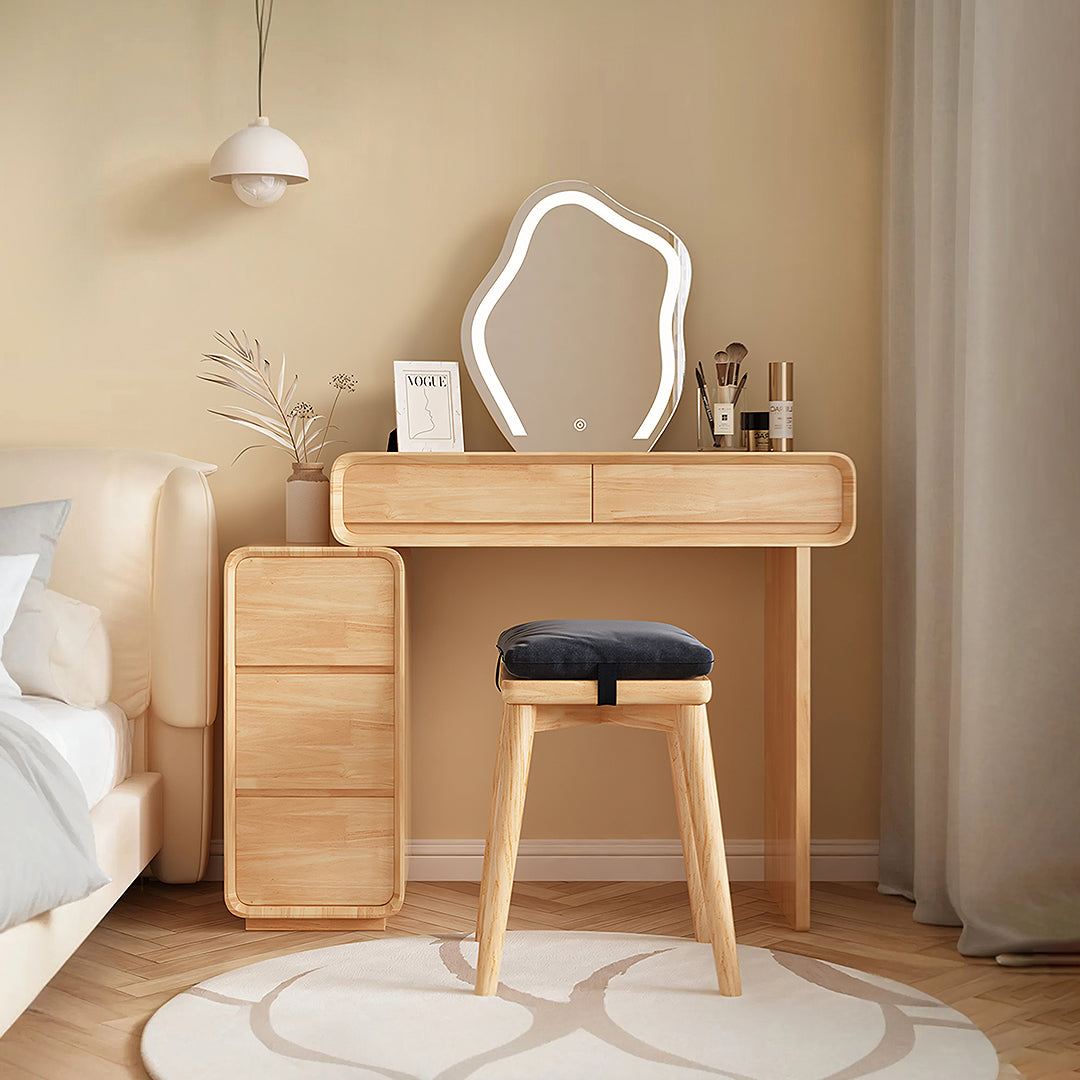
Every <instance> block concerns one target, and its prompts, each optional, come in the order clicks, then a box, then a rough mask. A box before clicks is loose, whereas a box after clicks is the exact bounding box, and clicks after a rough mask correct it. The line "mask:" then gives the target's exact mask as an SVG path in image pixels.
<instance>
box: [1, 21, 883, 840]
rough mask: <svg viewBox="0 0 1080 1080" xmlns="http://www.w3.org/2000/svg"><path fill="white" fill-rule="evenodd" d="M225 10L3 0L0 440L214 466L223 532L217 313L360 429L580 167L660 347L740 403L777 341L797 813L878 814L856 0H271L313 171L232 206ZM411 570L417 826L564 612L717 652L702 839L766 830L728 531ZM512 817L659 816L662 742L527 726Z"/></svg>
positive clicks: (572, 822)
mask: <svg viewBox="0 0 1080 1080" xmlns="http://www.w3.org/2000/svg"><path fill="white" fill-rule="evenodd" d="M250 9H251V5H250V3H248V2H247V0H230V2H228V3H225V2H224V0H179V2H176V3H171V4H150V3H146V2H145V0H99V2H96V3H94V4H87V3H85V2H83V0H59V2H57V3H51V4H47V5H46V4H14V3H5V4H0V145H2V146H3V147H4V154H3V160H4V162H5V167H4V170H3V175H4V192H3V198H2V199H0V265H2V266H3V268H4V272H3V283H2V284H3V287H2V288H0V326H2V333H0V365H2V370H3V387H4V389H3V399H2V400H3V404H2V406H0V416H2V419H3V431H2V435H0V439H2V441H3V443H4V444H6V445H15V446H17V445H23V444H48V443H54V444H81V443H88V444H96V445H117V446H132V447H149V448H156V449H163V450H170V451H174V452H176V453H180V454H186V455H189V456H192V457H197V458H202V459H205V460H210V461H215V462H218V463H219V464H220V465H221V466H222V469H221V471H220V472H219V473H218V475H217V476H216V477H215V478H214V481H213V487H214V492H215V495H216V498H217V504H218V510H219V514H220V520H221V538H222V545H223V550H226V551H227V550H229V549H230V548H232V547H236V546H239V545H241V544H245V543H251V542H259V541H264V540H272V539H275V538H277V537H279V536H280V534H281V529H282V522H281V518H282V480H283V478H284V476H285V474H286V473H287V471H288V466H287V461H286V458H285V457H284V455H283V454H280V453H277V452H275V451H272V450H269V449H266V450H262V449H260V450H257V451H252V452H251V453H249V454H246V455H245V456H244V457H243V458H242V459H241V460H240V461H239V462H238V463H237V464H235V465H230V462H231V461H232V459H233V456H234V455H235V454H236V453H237V451H238V450H239V449H240V448H241V447H243V446H245V445H246V444H247V441H248V440H247V439H246V438H245V437H244V435H243V433H242V432H241V430H240V429H239V428H235V427H233V426H232V425H229V424H227V423H226V422H225V421H221V420H217V419H215V418H213V417H211V416H209V415H208V414H207V413H206V408H207V407H208V406H213V405H217V404H222V403H224V402H225V401H226V400H227V396H226V395H225V394H224V393H219V392H217V390H216V389H215V388H214V387H212V386H210V385H209V384H206V383H202V382H199V381H197V380H196V378H195V375H196V372H197V371H198V370H199V363H198V360H199V356H200V354H201V353H202V352H204V351H205V350H207V349H209V348H210V347H211V344H212V337H211V335H212V332H213V331H214V330H217V329H229V328H235V329H246V330H248V331H249V332H251V333H254V334H257V335H259V336H260V337H261V339H262V341H263V342H264V344H265V346H266V347H267V348H268V350H269V351H270V352H271V354H272V355H274V356H275V357H276V356H278V355H280V353H281V352H282V351H285V352H286V353H287V354H288V357H289V360H290V363H291V365H293V366H294V367H295V368H296V369H297V370H299V371H300V372H301V375H302V384H301V385H302V388H303V390H304V393H305V396H309V397H311V398H312V399H313V400H314V402H315V404H316V405H321V404H323V403H324V402H325V391H326V390H327V387H326V386H325V383H326V380H327V379H328V378H329V376H330V375H331V374H333V373H334V372H337V371H351V372H354V373H355V374H356V375H357V376H358V378H359V389H358V391H357V393H356V394H355V395H353V396H352V397H351V398H348V399H346V400H345V402H344V404H343V406H342V407H341V409H340V412H339V417H340V421H341V428H342V433H343V437H344V439H345V445H344V446H343V447H341V448H339V450H344V449H361V450H372V449H381V448H382V447H383V446H384V445H385V438H386V432H387V430H388V429H389V428H390V427H392V426H393V389H392V381H391V361H392V360H394V359H395V358H448V359H460V351H459V346H458V331H459V323H460V319H461V314H462V311H463V309H464V307H465V304H466V302H467V301H468V298H469V296H470V295H471V293H472V290H473V288H474V287H475V285H476V284H477V282H478V281H479V280H480V278H481V277H482V276H483V275H484V273H485V272H486V271H487V269H488V267H489V266H490V264H491V262H492V260H493V259H494V257H495V255H496V253H497V252H498V249H499V247H500V245H501V242H502V239H503V236H504V234H505V229H506V225H507V224H508V222H509V220H510V218H511V216H512V215H513V213H514V211H515V210H516V208H517V206H518V204H519V203H520V202H521V201H522V200H523V199H524V198H525V196H527V195H528V194H529V193H530V192H531V191H532V190H533V189H535V188H536V187H538V186H540V185H541V184H544V183H547V182H549V181H552V180H557V179H563V178H568V177H574V178H581V179H586V180H589V181H591V182H593V183H595V184H597V185H598V186H600V187H602V188H604V189H605V190H606V191H608V192H609V193H610V194H611V195H612V196H613V197H614V198H616V199H618V200H619V201H621V202H623V203H625V204H626V205H627V206H629V207H631V208H632V209H634V210H636V211H639V212H641V213H644V214H646V215H648V216H651V217H654V218H656V219H658V220H660V221H662V222H663V223H664V224H666V225H668V226H669V227H670V228H672V229H673V230H675V231H676V232H677V233H678V234H679V235H680V236H681V237H682V239H683V240H684V241H685V243H686V244H687V246H688V248H689V250H690V253H691V256H692V259H693V264H694V281H693V288H692V290H691V295H690V302H689V307H688V309H687V317H686V339H687V354H688V357H689V359H690V361H691V363H693V362H696V361H697V360H698V359H702V358H708V357H711V355H712V353H713V351H715V350H716V349H718V348H721V347H722V346H723V345H725V344H726V343H727V342H728V341H730V340H732V339H735V338H738V339H740V340H742V341H744V342H745V343H746V344H747V345H748V346H749V348H750V357H749V360H748V366H749V370H750V373H751V375H750V381H749V382H748V386H747V391H746V395H747V396H745V397H744V399H743V401H744V402H745V404H746V405H747V406H748V407H760V406H761V404H762V403H763V401H764V396H765V389H766V387H765V371H766V364H767V362H768V361H769V360H776V359H786V360H794V361H796V363H797V394H796V397H797V403H798V404H797V435H798V445H799V447H800V448H801V449H826V448H827V449H837V450H842V451H845V452H846V453H849V454H850V455H851V456H852V457H853V458H854V459H855V461H856V463H857V465H858V467H859V480H860V506H859V517H860V526H859V532H858V534H857V535H856V538H855V539H854V540H853V541H852V543H851V544H850V545H848V546H847V547H845V548H841V549H838V550H827V551H822V552H819V553H817V554H816V555H815V557H814V622H813V634H814V666H813V687H814V744H813V746H814V806H813V813H814V835H815V836H816V837H820V838H851V839H858V838H869V837H874V836H876V835H877V801H878V722H879V713H880V693H881V690H880V662H879V646H878V642H879V630H878V625H879V614H880V612H879V600H878V596H879V591H880V590H879V586H880V567H879V547H880V542H879V541H880V537H879V532H880V530H879V500H878V478H879V463H878V457H879V455H878V425H879V408H878V398H879V388H880V375H879V352H880V346H879V314H880V313H879V283H880V282H879V262H880V217H881V213H880V209H881V207H880V189H881V170H882V111H883V110H882V96H883V78H884V74H883V73H884V36H885V20H884V4H879V3H875V2H873V0H771V2H763V0H536V2H526V0H336V2H335V0H302V2H301V0H280V2H279V3H278V5H277V8H276V11H275V15H274V24H273V31H272V34H271V40H270V49H269V53H268V60H267V69H266V76H265V87H264V104H265V109H266V111H267V112H268V114H269V116H270V118H271V122H272V123H275V124H276V125H278V126H280V127H281V128H282V129H284V130H285V131H287V132H288V133H290V134H291V135H292V136H293V137H294V138H296V139H297V140H298V141H299V142H300V144H301V145H302V146H303V148H304V150H305V151H306V153H307V155H308V158H309V160H310V162H311V171H312V181H311V183H310V184H308V185H306V186H304V187H301V188H294V189H292V190H291V191H289V192H288V193H287V195H286V197H285V198H284V200H283V201H282V202H281V203H279V204H278V205H276V206H274V207H273V208H271V209H269V210H262V211H256V210H251V209H248V208H246V207H244V206H242V205H241V204H240V203H239V202H238V201H237V200H236V199H235V198H234V197H233V195H232V193H231V191H230V190H229V189H228V188H227V187H223V186H219V185H211V184H210V183H209V182H207V180H206V163H207V161H208V159H209V156H210V154H211V153H212V152H213V150H214V148H215V147H216V146H217V145H218V143H219V142H221V141H222V140H223V139H224V138H225V136H227V135H229V134H230V133H231V132H233V131H234V130H236V129H237V128H239V127H241V126H242V125H243V124H245V123H247V122H248V121H249V120H250V119H251V118H252V116H253V114H254V111H255V106H254V85H255V77H254V53H255V32H254V25H253V19H252V17H251V10H250ZM465 381H466V382H467V381H468V380H467V379H466V380H465ZM463 398H464V409H465V423H466V438H467V446H468V448H469V449H473V450H484V449H502V448H503V446H504V444H503V442H502V439H501V436H499V434H498V432H497V430H496V428H495V426H494V425H493V424H492V422H491V421H490V420H489V419H488V417H487V414H486V413H485V411H484V409H483V407H482V405H481V404H480V401H479V398H478V397H477V395H476V394H475V392H474V391H473V390H472V387H471V386H468V385H467V386H464V387H463ZM693 428H694V423H693V398H692V396H691V395H689V394H688V395H687V396H686V397H685V398H684V403H683V405H682V406H681V407H680V410H679V412H678V414H677V415H676V417H675V418H674V420H673V422H672V424H671V426H670V428H669V429H668V431H667V433H666V434H665V436H664V437H663V439H662V441H661V443H660V444H659V447H658V449H662V450H683V449H690V448H691V447H692V446H693V438H694V436H693ZM410 565H411V570H412V578H411V582H412V594H413V601H414V606H413V614H414V618H415V627H416V648H415V673H416V689H415V710H414V759H413V780H414V798H413V826H414V828H413V832H414V835H415V836H417V837H420V838H438V837H461V838H467V837H480V836H482V835H483V832H484V822H485V819H486V811H487V797H488V788H489V776H490V769H491V762H492V758H493V753H494V745H495V732H496V723H497V717H496V712H497V710H496V705H495V700H494V697H493V690H492V688H491V675H492V669H493V664H494V656H495V653H494V639H495V637H496V635H497V633H498V631H499V630H500V629H501V628H502V627H503V626H506V625H509V624H510V623H512V622H515V621H519V620H523V619H528V618H539V617H548V616H552V615H568V616H570V615H587V614H591V615H597V616H608V617H635V618H648V619H661V620H665V621H671V622H676V623H681V624H682V625H684V626H686V627H687V628H688V629H690V630H691V631H693V632H694V633H696V634H698V635H699V636H700V637H702V638H704V639H705V640H706V641H707V642H708V643H709V644H710V645H711V646H712V647H713V648H714V650H715V651H716V652H717V653H718V655H719V656H720V657H721V658H722V659H721V663H720V664H719V667H718V673H717V674H718V678H717V685H718V693H717V696H716V706H715V708H714V716H713V723H714V729H715V736H714V738H715V742H716V744H717V747H718V750H717V758H718V769H719V776H720V783H721V791H722V797H723V802H724V811H725V818H726V827H727V832H728V835H729V836H731V837H737V838H755V837H759V836H760V835H761V821H760V816H761V815H760V807H759V803H760V798H759V789H760V773H761V761H760V757H761V752H760V721H761V709H760V682H761V653H760V642H761V636H762V627H761V614H760V607H761V574H760V571H761V558H760V554H759V553H754V552H714V551H709V552H702V551H682V552H672V551H666V552H634V551H622V552H618V553H615V554H612V553H597V552H554V551H534V552H515V553H513V554H510V553H506V552H490V551H489V552H484V551H458V552H453V553H434V552H416V553H414V556H413V558H412V561H411V564H410ZM302 737H303V735H302V733H299V732H298V738H302ZM609 780H610V786H609ZM217 835H220V825H219V826H218V827H217ZM525 835H526V836H532V837H553V838H554V837H578V836H580V837H674V836H675V835H677V834H676V829H675V822H674V814H673V810H672V807H671V797H670V794H669V782H668V775H667V767H666V755H665V754H664V752H663V750H662V746H661V745H659V744H658V743H657V740H656V737H652V736H650V735H648V734H646V733H638V732H622V731H618V732H609V731H580V730H579V731H569V732H564V733H560V734H556V735H550V736H547V737H545V738H544V739H543V740H542V741H541V742H540V744H539V745H538V749H537V751H536V755H535V768H534V772H533V781H532V784H531V790H530V804H529V808H528V811H527V815H526V823H525Z"/></svg>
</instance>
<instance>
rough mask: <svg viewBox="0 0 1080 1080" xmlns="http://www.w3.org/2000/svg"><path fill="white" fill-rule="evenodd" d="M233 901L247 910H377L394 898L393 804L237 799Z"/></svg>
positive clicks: (389, 801) (383, 801) (382, 801)
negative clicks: (350, 908)
mask: <svg viewBox="0 0 1080 1080" xmlns="http://www.w3.org/2000/svg"><path fill="white" fill-rule="evenodd" d="M235 858H236V871H235V883H234V885H235V888H234V891H235V894H236V897H237V899H238V900H239V901H240V902H241V903H243V904H247V905H250V906H253V907H256V906H268V907H320V908H321V907H330V906H352V905H356V906H359V907H378V906H380V905H383V904H387V903H389V902H390V900H391V899H392V897H393V892H394V800H393V799H374V798H372V799H352V798H336V797H333V796H331V797H326V798H303V797H281V798H278V797H275V796H269V795H265V796H250V795H249V796H240V797H238V798H237V800H236V855H235Z"/></svg>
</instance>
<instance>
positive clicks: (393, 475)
mask: <svg viewBox="0 0 1080 1080" xmlns="http://www.w3.org/2000/svg"><path fill="white" fill-rule="evenodd" d="M438 456H439V455H434V454H424V455H421V460H418V461H401V462H396V463H395V462H391V463H384V462H380V463H377V464H376V463H369V462H359V463H356V464H351V465H349V466H348V468H347V469H346V470H345V472H344V475H343V488H342V515H343V518H344V521H345V522H346V523H347V524H348V525H349V526H351V527H352V528H354V529H355V528H357V527H360V526H362V525H363V524H365V523H368V524H373V525H375V524H387V523H400V522H415V523H427V524H434V523H444V522H453V523H456V524H469V523H474V524H475V523H481V522H508V523H527V522H587V521H589V520H590V518H591V512H592V497H591V496H592V469H591V467H590V466H589V465H588V464H586V463H576V464H555V463H549V462H542V463H517V462H514V461H512V460H510V461H505V462H500V463H499V464H483V463H478V462H465V463H462V462H443V461H439V460H436V459H437V458H438ZM511 457H512V455H511Z"/></svg>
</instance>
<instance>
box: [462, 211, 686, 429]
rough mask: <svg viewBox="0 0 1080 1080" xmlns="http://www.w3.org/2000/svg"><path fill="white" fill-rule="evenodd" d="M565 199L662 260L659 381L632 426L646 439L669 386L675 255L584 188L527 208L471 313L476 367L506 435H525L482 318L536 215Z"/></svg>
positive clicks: (510, 275) (507, 279) (505, 284)
mask: <svg viewBox="0 0 1080 1080" xmlns="http://www.w3.org/2000/svg"><path fill="white" fill-rule="evenodd" d="M571 203H572V204H575V205H577V206H581V207H583V208H584V209H586V210H589V211H591V212H592V213H594V214H596V216H597V217H599V218H601V219H602V220H604V221H606V222H607V223H608V224H609V225H611V226H613V227H614V228H616V229H618V230H619V232H622V233H625V234H626V235H627V236H632V237H633V238H634V239H635V240H640V241H642V242H643V243H645V244H648V245H649V247H651V248H654V249H655V250H656V251H658V252H659V253H660V254H661V255H662V256H663V258H664V262H665V263H667V269H668V274H667V284H666V285H665V286H664V297H663V299H662V300H661V302H660V320H659V337H660V385H659V387H658V388H657V391H656V397H655V398H654V399H653V403H652V406H651V408H650V409H649V411H648V413H647V414H646V416H645V419H644V420H643V421H642V424H641V427H639V428H638V430H637V433H636V434H635V435H634V438H635V439H648V438H650V437H651V436H652V433H653V432H654V431H655V430H656V425H657V424H658V423H659V422H660V418H661V416H662V415H663V412H664V407H665V405H666V403H667V402H668V401H669V400H671V398H672V395H673V393H674V389H675V375H676V363H675V341H674V330H673V320H674V315H675V301H676V298H677V296H678V291H679V278H680V272H681V265H680V260H679V253H678V252H677V251H676V250H675V248H674V247H673V246H672V245H671V244H669V243H668V242H667V241H666V240H665V239H664V238H663V237H662V236H658V235H657V234H656V233H654V232H651V231H650V230H649V229H646V228H644V226H641V225H638V224H637V223H636V222H633V221H627V219H626V218H624V217H623V216H622V215H621V214H619V213H617V212H616V211H615V210H613V209H612V208H611V207H610V206H608V205H607V204H606V203H604V202H601V201H600V200H599V199H597V198H596V197H595V196H593V195H589V194H588V193H586V192H584V191H575V190H573V189H570V190H566V191H556V192H554V193H552V194H551V195H547V196H545V197H544V198H543V199H541V200H540V201H539V202H538V203H537V204H536V205H535V206H534V207H533V208H532V209H531V210H530V211H529V213H528V214H527V215H526V217H525V220H524V221H523V222H522V223H521V228H520V229H519V230H518V235H517V239H516V240H515V241H514V250H513V251H512V252H511V254H510V258H509V259H508V260H507V263H506V266H504V267H503V270H502V273H501V274H499V276H498V277H497V278H496V279H495V282H494V284H493V285H492V286H491V288H490V289H489V290H488V292H487V294H486V295H485V296H484V298H483V300H481V301H480V303H479V305H477V308H476V314H475V316H474V317H473V324H472V333H471V338H472V350H473V357H474V358H475V360H476V367H477V370H478V371H479V372H480V374H481V375H482V376H483V378H484V382H485V383H487V387H488V390H490V391H491V396H492V398H494V400H495V404H496V405H497V406H498V407H499V411H500V412H501V413H502V414H503V418H504V419H505V420H506V423H507V426H508V427H509V428H510V431H511V433H512V434H514V435H527V434H528V432H526V430H525V425H524V424H523V423H522V422H521V418H520V417H519V416H518V414H517V411H516V410H515V408H514V406H513V405H512V404H511V402H510V398H509V397H508V396H507V393H506V391H505V390H504V389H503V385H502V383H501V382H499V377H498V376H497V375H496V374H495V369H494V367H492V364H491V357H490V356H488V351H487V341H486V331H487V321H488V318H489V317H490V315H491V312H492V311H493V310H494V308H495V305H496V304H497V303H498V302H499V301H500V300H501V299H502V296H503V294H504V293H505V292H506V290H507V289H508V288H509V287H510V283H511V282H512V281H513V280H514V277H515V276H516V274H517V272H518V270H520V269H521V264H522V263H523V262H524V261H525V256H526V254H527V253H528V250H529V241H530V240H531V239H532V235H533V233H534V232H535V231H536V227H537V225H539V224H540V219H541V218H542V217H543V216H544V215H545V214H546V213H548V211H550V210H554V209H555V208H556V207H559V206H566V205H568V204H571ZM665 327H666V332H665Z"/></svg>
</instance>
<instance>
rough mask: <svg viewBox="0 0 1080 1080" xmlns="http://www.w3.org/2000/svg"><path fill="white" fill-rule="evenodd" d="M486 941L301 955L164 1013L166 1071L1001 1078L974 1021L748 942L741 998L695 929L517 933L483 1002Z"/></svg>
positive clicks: (890, 985) (270, 1078) (605, 1079)
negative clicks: (479, 983) (480, 981)
mask: <svg viewBox="0 0 1080 1080" xmlns="http://www.w3.org/2000/svg"><path fill="white" fill-rule="evenodd" d="M475 963H476V942H475V941H474V940H473V939H472V938H471V937H468V938H463V937H458V936H447V937H392V938H383V939H379V940H376V941H362V942H354V943H350V944H347V945H336V946H333V947H331V948H326V949H314V950H311V951H309V952H300V953H293V954H292V955H290V956H281V957H277V958H275V959H272V960H264V961H262V962H260V963H258V964H252V965H250V966H249V967H244V968H240V969H238V970H236V971H231V972H229V973H228V974H225V975H219V976H217V977H216V978H213V979H208V980H207V981H206V982H204V983H200V984H199V985H198V986H195V987H193V988H192V989H190V990H188V991H186V992H185V993H182V994H180V995H178V996H177V997H175V998H173V999H172V1000H171V1001H169V1002H167V1003H166V1004H165V1005H163V1006H162V1007H161V1008H160V1009H159V1010H158V1011H157V1012H156V1013H155V1014H154V1015H153V1016H152V1017H151V1018H150V1021H149V1023H148V1024H147V1025H146V1029H145V1031H144V1032H143V1038H142V1056H143V1062H144V1063H145V1065H146V1068H147V1071H148V1072H149V1073H150V1075H151V1076H152V1077H154V1078H155V1080H192V1078H195V1077H197V1078H199V1080H217V1078H221V1080H237V1078H239V1077H252V1078H254V1080H306V1078H318V1080H338V1078H340V1080H345V1078H349V1080H367V1078H371V1080H376V1078H389V1080H436V1078H437V1080H555V1078H558V1080H571V1078H579V1077H580V1078H586V1077H587V1078H589V1080H637V1078H646V1077H647V1078H649V1080H690V1078H704V1077H716V1076H719V1077H727V1078H730V1080H856V1078H858V1077H874V1078H875V1080H995V1078H996V1077H997V1076H998V1058H997V1055H996V1053H995V1052H994V1049H993V1047H992V1046H991V1045H990V1042H989V1041H988V1040H987V1038H986V1037H985V1036H984V1035H983V1034H982V1033H981V1032H980V1031H978V1029H977V1028H975V1026H974V1025H973V1024H972V1023H971V1022H970V1021H969V1020H968V1019H967V1018H966V1017H964V1016H962V1015H961V1014H960V1013H958V1012H956V1011H954V1010H953V1009H950V1008H949V1007H948V1006H946V1005H944V1004H942V1002H940V1001H937V1000H936V999H934V998H932V997H928V996H927V995H926V994H923V993H920V992H919V991H918V990H913V989H912V988H911V987H908V986H904V985H902V984H901V983H897V982H892V981H891V980H889V979H882V978H878V977H877V976H874V975H867V974H864V973H863V972H859V971H853V970H851V969H850V968H842V967H837V966H836V965H834V964H827V963H824V962H823V961H821V960H812V959H809V958H806V957H802V956H795V955H792V954H790V953H780V952H770V951H769V950H767V949H757V948H750V947H747V946H740V947H739V964H740V968H741V973H742V984H743V995H742V997H739V998H723V997H720V995H719V994H718V993H717V992H716V975H715V972H714V970H713V960H712V951H711V949H710V947H709V946H708V945H701V944H698V943H697V942H694V941H687V940H685V939H683V938H670V937H646V936H641V935H632V934H589V933H556V932H551V931H543V932H539V931H518V932H512V933H509V934H507V936H506V946H505V951H504V953H503V961H502V971H501V977H502V982H501V984H500V988H499V995H498V997H491V998H478V997H475V996H474V995H473V992H472V984H473V978H474V974H475Z"/></svg>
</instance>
